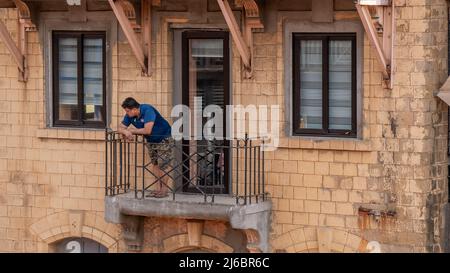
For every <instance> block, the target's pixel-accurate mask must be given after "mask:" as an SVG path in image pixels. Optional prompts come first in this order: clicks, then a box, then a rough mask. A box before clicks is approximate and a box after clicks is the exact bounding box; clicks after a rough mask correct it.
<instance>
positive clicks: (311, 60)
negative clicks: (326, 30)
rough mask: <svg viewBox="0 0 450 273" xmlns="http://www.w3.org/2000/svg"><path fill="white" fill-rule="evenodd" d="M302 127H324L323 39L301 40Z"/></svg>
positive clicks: (300, 126) (300, 125)
mask: <svg viewBox="0 0 450 273" xmlns="http://www.w3.org/2000/svg"><path fill="white" fill-rule="evenodd" d="M299 128H301V129H322V41H321V40H318V41H312V40H310V41H306V40H302V41H301V42H300V124H299Z"/></svg>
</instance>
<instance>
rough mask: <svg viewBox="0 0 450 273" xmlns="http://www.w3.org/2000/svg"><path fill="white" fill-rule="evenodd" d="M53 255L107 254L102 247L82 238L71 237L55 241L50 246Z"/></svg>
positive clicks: (105, 248)
mask: <svg viewBox="0 0 450 273" xmlns="http://www.w3.org/2000/svg"><path fill="white" fill-rule="evenodd" d="M50 250H51V252H55V253H108V248H107V247H105V246H104V245H102V244H100V243H98V242H96V241H94V240H91V239H89V238H84V237H71V238H65V239H63V240H60V241H57V242H55V243H53V244H52V245H51V246H50Z"/></svg>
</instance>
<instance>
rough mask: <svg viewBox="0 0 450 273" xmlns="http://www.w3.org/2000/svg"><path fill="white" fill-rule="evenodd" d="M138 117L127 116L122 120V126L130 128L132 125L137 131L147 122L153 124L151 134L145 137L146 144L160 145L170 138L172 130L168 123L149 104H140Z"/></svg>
mask: <svg viewBox="0 0 450 273" xmlns="http://www.w3.org/2000/svg"><path fill="white" fill-rule="evenodd" d="M139 111H140V115H139V117H133V118H130V117H128V116H127V115H125V117H124V118H123V121H122V124H123V125H125V126H127V127H128V126H130V124H133V125H134V127H136V128H137V129H142V128H144V125H145V124H146V123H148V122H154V123H155V124H154V125H153V129H152V133H151V134H150V135H147V136H145V138H146V139H147V141H148V142H151V143H160V142H161V141H163V140H164V139H165V138H168V137H170V135H171V134H172V130H171V128H170V125H169V123H168V122H167V120H165V119H164V118H163V117H162V116H161V114H160V113H159V112H158V110H156V109H155V107H153V106H151V105H149V104H141V106H140V107H139Z"/></svg>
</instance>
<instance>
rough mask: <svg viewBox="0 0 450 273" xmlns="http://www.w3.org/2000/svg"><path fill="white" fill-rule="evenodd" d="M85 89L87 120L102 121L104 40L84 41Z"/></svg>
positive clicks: (88, 39) (89, 39)
mask: <svg viewBox="0 0 450 273" xmlns="http://www.w3.org/2000/svg"><path fill="white" fill-rule="evenodd" d="M83 46H84V50H83V52H84V56H83V68H84V69H83V71H84V73H83V77H84V78H83V87H84V111H85V117H84V118H85V120H90V121H102V120H103V119H104V118H103V117H102V112H103V111H102V110H103V77H104V75H103V39H101V38H95V39H94V38H87V39H84V41H83Z"/></svg>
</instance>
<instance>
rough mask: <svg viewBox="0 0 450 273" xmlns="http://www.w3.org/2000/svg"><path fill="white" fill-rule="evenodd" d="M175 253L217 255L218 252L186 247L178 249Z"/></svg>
mask: <svg viewBox="0 0 450 273" xmlns="http://www.w3.org/2000/svg"><path fill="white" fill-rule="evenodd" d="M174 253H216V252H215V251H212V250H211V249H206V248H203V247H186V248H181V249H177V250H175V251H174Z"/></svg>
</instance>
